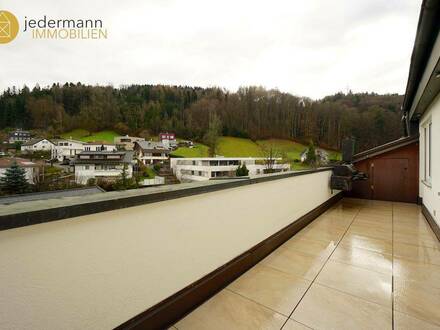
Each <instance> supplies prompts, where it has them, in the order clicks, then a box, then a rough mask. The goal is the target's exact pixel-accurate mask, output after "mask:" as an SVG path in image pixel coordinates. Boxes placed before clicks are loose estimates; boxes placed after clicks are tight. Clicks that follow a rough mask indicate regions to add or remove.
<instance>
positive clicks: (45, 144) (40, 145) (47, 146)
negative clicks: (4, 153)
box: [21, 139, 55, 151]
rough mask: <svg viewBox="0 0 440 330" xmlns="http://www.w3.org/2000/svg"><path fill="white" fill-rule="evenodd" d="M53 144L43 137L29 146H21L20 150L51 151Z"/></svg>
mask: <svg viewBox="0 0 440 330" xmlns="http://www.w3.org/2000/svg"><path fill="white" fill-rule="evenodd" d="M54 147H55V145H54V144H53V143H52V142H50V141H49V140H46V139H43V140H41V141H39V142H37V143H35V144H33V145H30V146H21V150H22V151H40V150H42V151H51V150H52V148H54Z"/></svg>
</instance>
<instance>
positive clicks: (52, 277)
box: [0, 171, 332, 329]
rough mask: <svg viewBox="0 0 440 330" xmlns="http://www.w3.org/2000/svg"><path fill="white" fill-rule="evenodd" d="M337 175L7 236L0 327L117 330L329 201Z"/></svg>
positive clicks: (0, 254) (1, 252) (2, 250)
mask: <svg viewBox="0 0 440 330" xmlns="http://www.w3.org/2000/svg"><path fill="white" fill-rule="evenodd" d="M330 174H331V172H330V171H326V172H318V173H314V174H308V175H302V176H296V177H290V178H285V179H280V180H274V181H270V182H265V183H258V184H252V185H247V186H243V187H238V188H232V189H226V190H221V191H217V192H211V193H206V194H201V195H196V196H190V197H184V198H179V199H175V200H169V201H164V202H159V203H153V204H147V205H142V206H137V207H131V208H126V209H120V210H114V211H109V212H103V213H98V214H93V215H87V216H82V217H78V218H76V219H71V220H62V221H56V222H50V223H45V224H39V225H34V226H29V227H23V228H17V229H12V230H6V231H1V232H0V267H1V270H0V293H1V294H0V328H1V329H109V328H113V327H115V326H117V325H119V324H121V323H122V322H124V321H127V320H128V319H130V318H132V317H133V316H135V315H137V314H138V313H140V312H142V311H144V310H145V309H147V308H148V307H151V306H152V305H154V304H156V303H157V302H159V301H161V300H163V299H165V298H167V297H168V296H170V295H171V294H173V293H175V292H177V291H178V290H180V289H182V288H184V287H185V286H187V285H189V284H190V283H192V282H194V281H196V280H197V279H199V278H201V277H203V276H204V275H206V274H207V273H209V272H211V271H213V270H214V269H216V268H218V267H219V266H221V265H223V264H225V263H226V262H228V261H230V260H231V259H233V258H234V257H236V256H238V255H239V254H241V253H242V252H244V251H246V250H248V249H249V248H251V247H252V246H254V245H255V244H257V243H259V242H260V241H262V240H264V239H265V238H267V237H268V236H270V235H271V234H273V233H275V232H277V231H278V230H280V229H281V228H283V227H285V226H286V225H288V224H290V223H292V222H293V220H295V219H298V218H299V217H300V216H302V215H304V214H305V213H307V212H308V211H310V210H312V209H313V208H315V207H317V206H318V205H320V204H321V203H323V202H325V201H326V200H328V199H329V198H330V197H331V196H332V194H331V191H330V189H329V179H330Z"/></svg>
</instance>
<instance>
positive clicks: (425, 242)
mask: <svg viewBox="0 0 440 330" xmlns="http://www.w3.org/2000/svg"><path fill="white" fill-rule="evenodd" d="M393 241H394V242H396V243H406V244H412V245H418V246H423V247H430V248H439V247H440V243H439V241H438V239H437V237H435V235H434V234H433V233H430V234H420V233H412V234H402V233H398V232H394V233H393Z"/></svg>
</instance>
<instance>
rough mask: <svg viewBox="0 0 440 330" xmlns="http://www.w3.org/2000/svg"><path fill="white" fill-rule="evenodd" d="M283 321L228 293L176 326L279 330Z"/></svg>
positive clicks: (181, 328)
mask: <svg viewBox="0 0 440 330" xmlns="http://www.w3.org/2000/svg"><path fill="white" fill-rule="evenodd" d="M285 320H286V317H284V316H282V315H280V314H278V313H276V312H274V311H272V310H270V309H268V308H266V307H264V306H261V305H259V304H257V303H255V302H253V301H250V300H248V299H246V298H244V297H242V296H240V295H237V294H235V293H233V292H230V291H228V290H223V291H221V292H219V293H218V294H217V295H215V296H214V297H213V298H211V299H210V300H208V301H207V302H205V303H204V304H203V305H201V306H200V307H199V308H197V309H196V310H195V311H193V312H192V313H191V314H189V315H187V316H186V317H185V318H183V319H182V320H180V321H179V322H178V323H176V324H175V326H176V327H177V328H178V329H179V330H185V329H191V330H198V329H200V330H202V329H203V330H205V329H210V330H211V329H212V330H217V329H218V330H224V329H249V330H254V329H277V330H278V329H280V328H281V326H282V325H283V324H284V322H285Z"/></svg>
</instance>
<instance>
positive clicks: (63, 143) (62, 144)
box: [51, 139, 85, 162]
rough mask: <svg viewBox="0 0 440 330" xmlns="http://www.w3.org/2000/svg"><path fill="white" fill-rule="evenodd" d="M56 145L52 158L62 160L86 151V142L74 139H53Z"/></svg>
mask: <svg viewBox="0 0 440 330" xmlns="http://www.w3.org/2000/svg"><path fill="white" fill-rule="evenodd" d="M53 142H54V144H55V146H54V147H53V148H52V155H51V156H52V159H57V160H58V161H60V162H62V161H65V160H70V159H73V158H75V156H76V155H77V154H79V153H80V152H82V151H84V144H85V143H84V142H81V141H77V140H72V139H59V140H53Z"/></svg>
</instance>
